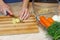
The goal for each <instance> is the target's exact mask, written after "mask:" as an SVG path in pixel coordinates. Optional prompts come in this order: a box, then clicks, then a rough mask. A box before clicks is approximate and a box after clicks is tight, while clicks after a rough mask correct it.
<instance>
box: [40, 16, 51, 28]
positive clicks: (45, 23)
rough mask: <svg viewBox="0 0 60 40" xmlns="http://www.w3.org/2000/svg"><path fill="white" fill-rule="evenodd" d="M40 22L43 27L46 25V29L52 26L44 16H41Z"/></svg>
mask: <svg viewBox="0 0 60 40" xmlns="http://www.w3.org/2000/svg"><path fill="white" fill-rule="evenodd" d="M40 22H41V23H42V25H44V26H45V27H46V28H48V27H49V26H50V22H48V21H47V19H46V18H45V17H44V16H40Z"/></svg>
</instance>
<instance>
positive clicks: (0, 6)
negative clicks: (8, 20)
mask: <svg viewBox="0 0 60 40" xmlns="http://www.w3.org/2000/svg"><path fill="white" fill-rule="evenodd" d="M6 11H7V12H8V13H10V14H11V15H12V12H11V10H10V8H9V6H8V5H7V4H5V3H4V2H3V1H1V2H0V12H1V13H3V14H4V15H7V13H6Z"/></svg>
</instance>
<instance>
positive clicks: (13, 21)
mask: <svg viewBox="0 0 60 40" xmlns="http://www.w3.org/2000/svg"><path fill="white" fill-rule="evenodd" d="M19 22H20V19H18V18H12V23H13V24H16V23H19Z"/></svg>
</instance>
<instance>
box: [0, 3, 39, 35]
mask: <svg viewBox="0 0 60 40" xmlns="http://www.w3.org/2000/svg"><path fill="white" fill-rule="evenodd" d="M8 5H9V6H10V7H11V9H12V12H13V13H14V15H16V16H19V12H20V9H21V5H22V4H21V3H20V4H18V3H17V4H15V3H13V4H8ZM30 13H31V11H30ZM23 22H24V23H16V24H13V23H12V17H10V16H4V15H1V16H0V35H12V34H13V35H14V34H24V33H37V32H38V25H37V22H36V18H35V17H34V16H33V15H32V13H31V15H30V17H29V18H28V19H27V20H23Z"/></svg>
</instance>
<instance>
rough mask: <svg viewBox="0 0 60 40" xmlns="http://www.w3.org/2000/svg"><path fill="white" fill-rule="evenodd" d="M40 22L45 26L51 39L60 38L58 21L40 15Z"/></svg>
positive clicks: (58, 39)
mask: <svg viewBox="0 0 60 40" xmlns="http://www.w3.org/2000/svg"><path fill="white" fill-rule="evenodd" d="M40 23H41V24H42V25H44V26H45V27H46V28H47V31H48V34H49V35H51V36H52V38H53V40H60V22H56V21H54V20H53V19H52V18H50V17H49V18H48V19H46V18H45V17H44V16H40Z"/></svg>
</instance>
